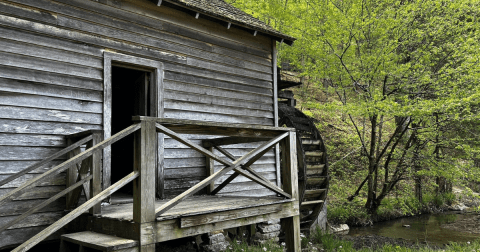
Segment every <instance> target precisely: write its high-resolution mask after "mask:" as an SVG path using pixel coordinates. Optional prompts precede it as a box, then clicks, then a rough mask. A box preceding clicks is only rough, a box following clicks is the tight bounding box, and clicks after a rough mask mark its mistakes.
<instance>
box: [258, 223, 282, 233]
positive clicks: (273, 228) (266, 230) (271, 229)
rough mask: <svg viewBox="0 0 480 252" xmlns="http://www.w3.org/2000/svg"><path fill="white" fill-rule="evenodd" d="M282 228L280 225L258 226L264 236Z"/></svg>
mask: <svg viewBox="0 0 480 252" xmlns="http://www.w3.org/2000/svg"><path fill="white" fill-rule="evenodd" d="M281 227H282V226H280V224H272V225H268V224H267V225H265V224H258V229H259V230H260V232H261V233H262V234H265V233H271V232H277V231H280V229H281Z"/></svg>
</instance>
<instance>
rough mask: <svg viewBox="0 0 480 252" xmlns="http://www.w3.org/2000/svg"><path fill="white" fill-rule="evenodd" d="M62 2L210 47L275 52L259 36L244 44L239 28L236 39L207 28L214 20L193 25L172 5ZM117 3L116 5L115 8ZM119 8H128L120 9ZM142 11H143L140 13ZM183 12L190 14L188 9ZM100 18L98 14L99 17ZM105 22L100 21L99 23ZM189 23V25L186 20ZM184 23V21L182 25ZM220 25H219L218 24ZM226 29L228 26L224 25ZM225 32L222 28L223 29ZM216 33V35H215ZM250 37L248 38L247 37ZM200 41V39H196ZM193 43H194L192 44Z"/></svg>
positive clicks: (62, 0) (251, 52) (267, 55)
mask: <svg viewBox="0 0 480 252" xmlns="http://www.w3.org/2000/svg"><path fill="white" fill-rule="evenodd" d="M58 2H62V3H67V4H71V3H74V6H77V7H81V8H83V9H85V10H95V11H96V12H98V13H102V14H104V15H109V16H111V17H118V18H120V17H121V18H123V19H125V20H128V21H131V22H134V23H137V24H139V25H143V26H146V27H152V28H154V29H157V30H160V31H166V32H169V33H173V34H178V35H180V36H183V37H189V38H196V39H198V40H200V41H204V42H205V43H202V44H201V47H200V46H197V47H199V48H200V49H203V50H206V51H210V50H209V49H208V48H210V47H211V45H212V44H214V45H219V46H221V47H220V48H230V49H234V50H236V51H241V52H245V53H248V54H253V55H257V56H260V57H263V58H270V57H271V55H270V54H268V50H269V48H268V46H266V45H263V44H262V43H260V44H259V43H258V40H257V41H255V42H256V43H255V42H251V41H250V40H247V41H248V42H249V45H248V46H247V45H243V44H240V43H238V42H236V41H240V39H239V38H242V39H243V37H244V36H242V35H240V34H237V33H236V32H232V34H234V35H236V37H235V38H236V39H232V38H228V39H225V37H221V36H218V35H213V33H219V30H215V31H213V29H212V31H210V30H206V29H209V26H211V25H212V24H211V23H209V25H208V26H207V25H205V23H206V22H203V20H197V24H198V25H197V27H195V28H192V27H188V26H191V24H190V22H188V21H187V22H186V20H185V19H184V18H183V17H182V15H178V14H177V13H178V12H176V13H172V12H171V11H170V9H163V8H155V6H145V7H141V9H140V7H139V6H138V5H134V6H130V5H131V4H130V3H128V2H123V3H122V5H121V6H113V5H115V3H113V2H112V3H108V2H107V4H111V5H112V6H107V5H101V6H98V5H96V4H94V3H90V2H84V1H78V0H74V1H69V0H58ZM112 7H114V8H112ZM119 8H124V9H119ZM138 14H141V15H138ZM180 14H183V16H186V15H185V14H184V13H181V12H180ZM97 18H98V17H97ZM102 22H104V21H103V20H102V21H99V23H102ZM185 23H188V25H187V26H185V25H184V24H185ZM182 24H183V25H182ZM217 27H219V26H218V25H217ZM222 30H224V29H222ZM220 32H221V30H220ZM212 35H213V36H212ZM247 39H248V38H247ZM188 42H189V41H184V42H183V43H188ZM195 44H197V45H198V43H195ZM188 45H190V46H194V44H188ZM256 48H261V49H256Z"/></svg>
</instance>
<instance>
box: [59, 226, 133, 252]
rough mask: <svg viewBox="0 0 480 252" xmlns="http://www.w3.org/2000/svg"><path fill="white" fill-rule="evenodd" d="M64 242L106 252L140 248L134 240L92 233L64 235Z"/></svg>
mask: <svg viewBox="0 0 480 252" xmlns="http://www.w3.org/2000/svg"><path fill="white" fill-rule="evenodd" d="M62 240H63V241H68V242H71V243H74V244H79V245H81V246H84V247H88V248H93V249H96V250H101V251H105V252H109V251H118V250H121V249H125V248H131V247H135V246H138V242H137V241H134V240H130V239H124V238H120V237H116V236H111V235H105V234H101V233H94V232H91V231H84V232H79V233H73V234H65V235H62Z"/></svg>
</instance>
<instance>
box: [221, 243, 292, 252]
mask: <svg viewBox="0 0 480 252" xmlns="http://www.w3.org/2000/svg"><path fill="white" fill-rule="evenodd" d="M247 251H248V252H283V247H282V246H281V245H279V244H277V243H275V242H273V241H271V242H267V243H265V244H258V245H249V244H248V243H247V242H246V241H237V240H234V241H232V242H231V244H230V245H229V246H228V247H227V250H226V252H247Z"/></svg>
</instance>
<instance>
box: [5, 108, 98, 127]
mask: <svg viewBox="0 0 480 252" xmlns="http://www.w3.org/2000/svg"><path fill="white" fill-rule="evenodd" d="M0 116H1V117H2V118H5V119H19V120H35V121H42V120H45V121H52V122H69V123H82V124H101V123H102V115H101V114H92V113H82V112H70V111H62V110H47V109H36V108H24V107H12V106H2V105H0Z"/></svg>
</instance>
